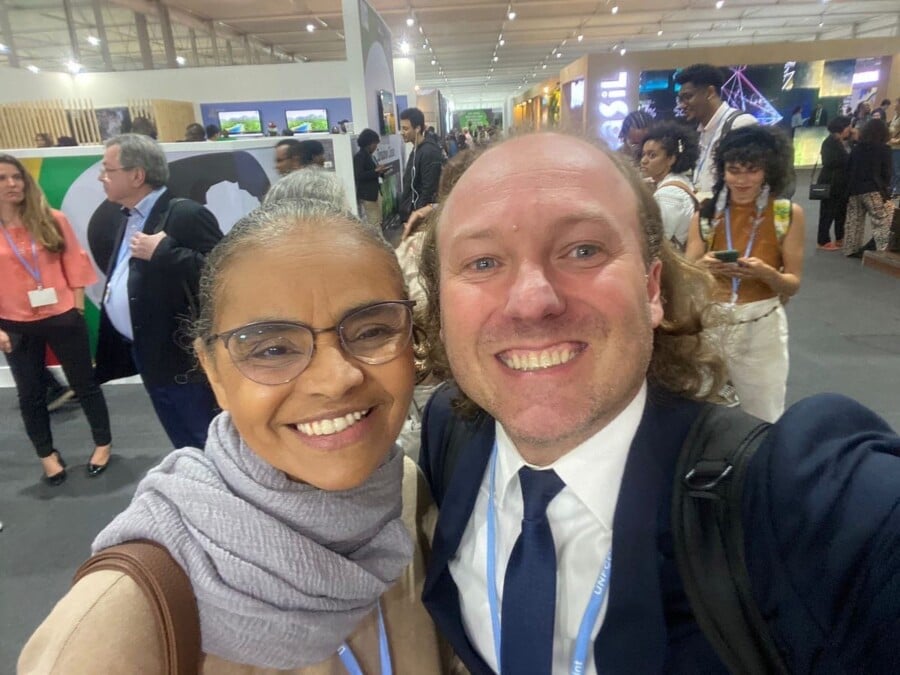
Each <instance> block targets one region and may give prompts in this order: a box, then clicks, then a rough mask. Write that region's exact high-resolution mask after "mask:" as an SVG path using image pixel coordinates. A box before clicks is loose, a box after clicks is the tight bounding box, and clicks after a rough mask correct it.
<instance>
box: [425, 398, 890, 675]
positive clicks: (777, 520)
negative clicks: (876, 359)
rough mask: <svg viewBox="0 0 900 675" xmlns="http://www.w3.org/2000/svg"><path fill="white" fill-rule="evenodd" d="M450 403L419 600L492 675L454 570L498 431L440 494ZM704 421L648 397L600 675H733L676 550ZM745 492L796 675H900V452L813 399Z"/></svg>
mask: <svg viewBox="0 0 900 675" xmlns="http://www.w3.org/2000/svg"><path fill="white" fill-rule="evenodd" d="M455 395H456V390H455V389H454V388H453V387H443V388H441V389H440V390H439V391H438V392H437V393H436V394H435V396H434V397H433V398H432V399H431V401H430V402H429V404H428V406H427V407H426V410H425V414H424V418H423V425H422V449H421V455H420V464H421V466H422V469H423V471H424V473H425V476H426V478H427V479H428V482H429V484H430V485H431V487H432V492H433V496H434V498H435V501H436V502H437V504H438V506H439V507H440V517H439V519H438V524H437V529H436V531H435V535H434V541H433V545H432V559H431V562H430V565H429V569H428V573H427V576H426V580H425V587H424V591H423V601H424V603H425V606H426V607H427V608H428V610H429V612H430V613H431V615H432V617H433V618H434V620H435V623H436V624H437V626H438V628H439V629H440V630H441V632H442V633H443V634H444V636H445V637H446V638H447V640H448V641H449V642H450V644H451V645H452V646H453V648H454V649H455V650H456V653H457V654H458V655H459V656H460V658H461V659H462V661H463V662H464V663H465V665H466V666H467V667H468V668H469V670H471V672H472V673H475V674H476V675H480V674H481V673H485V674H487V673H491V672H492V671H491V670H490V669H489V667H488V666H487V665H486V664H485V662H484V660H483V659H482V658H481V657H480V656H479V654H478V653H477V652H476V651H475V650H474V648H473V646H472V644H471V642H470V641H469V638H468V636H467V635H466V633H465V630H464V628H463V623H462V616H461V610H460V605H459V591H458V589H457V587H456V584H455V582H454V580H453V578H452V576H451V574H450V570H449V567H448V563H449V562H450V560H451V559H452V558H453V557H454V555H455V554H456V550H457V548H458V546H459V542H460V539H461V538H462V535H463V532H464V531H465V528H466V525H467V523H468V520H469V517H470V515H471V512H472V509H473V507H474V504H475V499H476V497H477V494H478V490H479V487H480V484H481V480H482V477H483V475H484V471H485V469H486V467H487V463H488V459H489V457H490V453H491V450H492V447H493V443H494V420H493V419H491V418H489V417H487V416H486V415H485V416H483V417H482V418H481V420H480V421H479V422H478V423H477V424H476V425H475V430H474V431H475V436H474V440H473V441H472V443H471V444H470V445H469V447H467V448H466V449H465V450H464V451H463V452H461V453H460V455H459V457H458V459H457V461H456V464H455V467H454V468H453V474H452V477H451V478H450V481H449V483H448V484H447V489H446V493H445V491H444V490H443V489H442V481H441V480H440V479H439V477H438V474H439V473H440V472H441V471H442V470H443V469H442V468H441V467H442V466H443V460H444V458H443V450H444V449H445V446H446V443H447V439H446V438H445V434H446V433H447V432H448V429H449V426H448V422H449V421H450V420H451V418H453V417H454V413H452V410H451V403H450V401H451V399H452V398H453V397H454V396H455ZM699 410H700V405H699V404H697V403H695V402H692V401H688V400H685V399H682V398H679V397H676V396H674V395H671V394H668V393H666V392H663V391H660V390H653V389H651V390H650V393H649V396H648V400H647V405H646V408H645V410H644V415H643V418H642V420H641V423H640V426H639V427H638V431H637V434H636V435H635V438H634V441H633V442H632V445H631V449H630V452H629V456H628V460H627V462H626V466H625V473H624V476H623V479H622V486H621V490H620V493H619V498H618V502H617V504H616V511H615V528H614V531H613V550H615V552H616V554H615V559H614V561H613V570H612V578H611V585H610V591H609V593H610V594H609V605H608V608H607V614H606V618H605V620H604V623H603V626H602V628H601V630H600V633H599V634H598V636H597V639H596V641H595V644H594V659H595V663H596V664H597V667H598V670H599V672H601V673H614V674H619V673H622V674H625V673H629V674H631V673H685V674H687V673H691V674H694V673H703V674H708V673H726V672H727V670H726V669H725V667H724V665H723V664H722V663H721V661H720V660H719V659H718V657H717V656H716V654H715V652H714V651H713V649H712V647H711V646H710V644H709V642H708V641H707V640H706V638H705V637H704V636H703V634H702V633H701V632H700V630H699V628H698V626H697V624H696V622H695V620H694V617H693V613H692V611H691V608H690V605H689V603H688V602H687V598H686V597H685V595H684V591H683V588H682V584H681V579H680V575H679V573H678V569H677V565H676V563H675V557H674V551H673V548H672V537H671V525H670V520H671V519H670V502H671V495H672V484H673V480H674V472H675V463H676V460H677V457H678V454H679V451H680V449H681V446H682V445H683V443H684V439H685V437H686V436H687V433H688V430H689V429H690V427H691V424H692V423H693V421H694V419H695V417H696V415H697V413H698V412H699ZM746 480H747V482H746V484H745V498H744V504H743V513H744V531H745V532H746V533H747V534H746V541H747V543H746V548H747V557H748V568H749V572H750V577H751V583H752V586H753V590H754V594H755V596H756V598H757V600H758V602H759V605H760V607H761V609H762V611H763V615H764V616H765V617H766V619H767V621H768V622H769V625H770V627H771V629H772V631H773V633H774V636H775V639H776V641H777V643H778V645H779V647H780V649H781V650H782V653H783V654H784V656H785V659H786V660H787V662H788V663H789V664H790V667H791V670H792V672H796V673H812V672H815V673H844V672H846V673H864V672H865V673H881V672H883V673H888V672H900V657H898V653H900V646H898V645H900V438H898V437H897V436H896V434H894V433H893V432H892V431H891V429H890V428H889V427H888V426H887V424H886V423H885V422H884V421H883V420H881V419H880V418H878V417H877V416H876V415H875V414H874V413H872V412H871V411H869V410H867V409H866V408H864V407H862V406H861V405H859V404H858V403H856V402H854V401H851V400H850V399H846V398H844V397H840V396H835V395H822V396H815V397H812V398H810V399H806V400H805V401H802V402H801V403H798V404H797V405H795V406H794V407H792V408H791V409H790V410H789V411H788V412H786V413H785V415H784V417H783V418H782V420H781V421H779V423H778V424H776V425H774V426H773V428H772V430H771V431H770V433H769V436H768V437H767V439H766V441H765V442H764V443H763V445H762V446H761V447H760V449H759V451H758V452H757V454H756V456H755V458H754V460H753V462H752V464H751V467H750V471H749V472H748V476H747V479H746ZM563 573H564V571H563Z"/></svg>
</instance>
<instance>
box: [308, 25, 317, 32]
mask: <svg viewBox="0 0 900 675" xmlns="http://www.w3.org/2000/svg"><path fill="white" fill-rule="evenodd" d="M306 30H307V32H309V33H312V32H314V31H315V30H316V27H315V26H314V25H312V24H311V23H308V24H306Z"/></svg>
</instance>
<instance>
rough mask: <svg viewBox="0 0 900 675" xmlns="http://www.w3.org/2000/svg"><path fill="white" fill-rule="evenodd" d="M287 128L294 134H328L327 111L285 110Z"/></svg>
mask: <svg viewBox="0 0 900 675" xmlns="http://www.w3.org/2000/svg"><path fill="white" fill-rule="evenodd" d="M284 116H285V118H286V119H287V127H288V129H290V130H291V131H293V132H294V133H295V134H306V133H312V132H316V131H324V132H325V133H328V129H329V127H328V111H327V110H325V109H321V108H320V109H312V110H286V111H285V113H284Z"/></svg>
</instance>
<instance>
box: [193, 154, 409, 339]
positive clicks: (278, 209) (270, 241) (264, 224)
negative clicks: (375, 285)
mask: <svg viewBox="0 0 900 675" xmlns="http://www.w3.org/2000/svg"><path fill="white" fill-rule="evenodd" d="M295 173H307V170H306V169H304V170H301V171H296V172H295ZM310 173H312V172H310ZM316 173H325V172H316ZM292 175H293V174H292ZM284 180H286V179H283V180H281V181H279V182H278V183H276V187H277V186H278V185H280V184H281V183H283V182H284ZM298 183H299V184H303V185H305V184H306V182H305V181H303V180H301V181H298ZM291 184H294V183H293V182H292V183H291ZM289 185H290V184H289ZM341 190H342V191H343V188H341ZM342 194H343V192H342ZM323 197H324V198H323ZM322 231H325V232H328V233H331V234H337V233H339V232H342V233H345V234H348V235H350V236H351V237H353V238H355V239H356V240H357V241H359V242H360V243H362V244H364V245H370V246H374V247H375V248H376V249H378V250H380V251H382V252H383V253H384V257H385V261H386V262H387V264H388V265H389V266H390V267H391V270H392V272H394V273H395V274H396V276H397V283H398V285H399V286H400V288H401V289H403V294H404V298H405V299H408V293H407V290H406V285H405V283H404V281H403V273H402V272H401V271H400V263H399V262H398V261H397V256H396V255H395V254H394V249H393V248H392V247H391V245H390V244H389V243H388V242H387V241H386V240H385V238H384V237H383V236H382V235H381V232H380V231H379V230H378V229H375V228H372V227H370V226H369V225H366V224H365V223H363V222H361V221H360V220H359V219H358V218H357V217H356V216H354V215H353V214H351V213H349V212H348V211H347V210H346V204H344V202H343V201H342V199H341V200H337V199H336V198H335V193H334V192H333V191H325V192H324V193H322V194H321V195H320V194H317V195H314V196H310V195H309V194H307V195H306V196H302V197H296V196H294V195H291V196H290V197H285V198H284V199H275V200H269V198H268V197H267V198H266V202H265V203H264V204H263V205H262V206H260V207H259V208H257V209H255V210H253V211H251V212H250V213H248V214H247V215H246V216H244V217H243V218H241V219H240V220H239V221H237V223H235V225H234V227H233V228H231V231H230V232H228V234H226V235H225V237H223V238H222V240H221V241H220V242H219V243H218V244H217V245H216V247H215V248H214V249H213V250H212V253H210V254H209V257H208V258H207V260H206V265H205V266H204V268H203V274H202V275H201V277H200V316H199V317H198V319H197V321H195V322H194V325H193V328H192V331H191V333H192V337H194V338H195V339H200V340H203V339H205V338H208V337H209V336H210V335H212V333H213V330H214V327H215V312H216V307H217V303H218V302H219V301H220V299H221V292H222V287H223V283H222V282H223V280H224V277H225V274H226V272H227V270H228V268H229V267H230V266H231V264H232V263H233V262H234V261H235V260H236V259H237V258H238V257H239V256H245V255H254V256H255V255H257V254H258V253H259V251H260V250H275V249H278V248H280V247H281V246H282V245H283V243H284V240H285V239H286V238H288V237H290V238H294V239H296V238H300V239H302V238H303V237H304V235H305V234H308V233H311V232H322ZM335 245H336V246H337V245H340V244H339V243H338V242H337V241H336V242H335ZM360 283H361V284H365V283H367V282H366V280H365V279H360Z"/></svg>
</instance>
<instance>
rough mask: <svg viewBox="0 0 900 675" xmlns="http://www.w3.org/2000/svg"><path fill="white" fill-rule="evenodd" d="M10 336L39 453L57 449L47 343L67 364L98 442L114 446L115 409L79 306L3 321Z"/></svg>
mask: <svg viewBox="0 0 900 675" xmlns="http://www.w3.org/2000/svg"><path fill="white" fill-rule="evenodd" d="M0 328H2V329H3V330H5V331H6V332H7V333H9V334H10V337H11V338H12V342H13V350H12V351H11V352H10V353H9V354H7V355H6V358H7V360H8V361H9V369H10V371H11V372H12V376H13V380H15V383H16V390H17V391H18V395H19V409H20V410H21V413H22V421H23V422H24V423H25V432H26V433H27V434H28V438H29V439H30V440H31V443H32V444H33V445H34V449H35V451H37V454H38V457H42V458H43V457H48V456H49V455H51V454H52V453H53V434H52V432H51V431H50V413H49V412H47V382H46V380H45V376H44V368H45V365H46V361H45V354H46V351H47V345H50V348H51V349H53V352H54V353H55V354H56V357H57V358H58V359H59V362H60V364H62V367H63V372H65V374H66V379H67V380H68V381H69V386H70V387H72V389H73V390H74V391H75V395H76V396H77V397H78V402H79V403H80V404H81V409H82V410H83V411H84V414H85V417H87V420H88V424H90V426H91V434H92V435H93V437H94V444H95V445H109V443H110V442H111V440H112V437H111V435H110V430H109V411H108V410H107V408H106V399H105V398H104V397H103V392H102V391H101V389H100V386H99V385H98V384H97V383H96V381H95V380H94V369H93V365H92V364H91V352H90V346H89V344H88V333H87V326H86V325H85V323H84V318H83V317H82V316H81V314H79V313H78V312H77V311H76V310H74V309H73V310H71V311H69V312H66V313H64V314H60V315H59V316H53V317H50V318H49V319H40V320H38V321H24V322H20V321H0Z"/></svg>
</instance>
